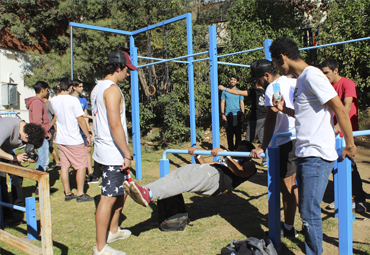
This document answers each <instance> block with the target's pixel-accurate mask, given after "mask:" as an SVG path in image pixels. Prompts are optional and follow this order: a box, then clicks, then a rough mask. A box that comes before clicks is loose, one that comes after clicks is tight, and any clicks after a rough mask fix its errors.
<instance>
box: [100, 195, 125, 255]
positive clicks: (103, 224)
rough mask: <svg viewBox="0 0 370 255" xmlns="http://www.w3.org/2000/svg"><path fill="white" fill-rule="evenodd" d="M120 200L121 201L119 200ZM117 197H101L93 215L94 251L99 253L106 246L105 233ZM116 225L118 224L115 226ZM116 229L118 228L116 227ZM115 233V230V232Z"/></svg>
mask: <svg viewBox="0 0 370 255" xmlns="http://www.w3.org/2000/svg"><path fill="white" fill-rule="evenodd" d="M121 200H122V199H121ZM116 201H117V197H107V196H101V197H100V201H99V204H98V208H97V209H96V213H95V224H96V245H95V246H96V249H97V250H98V251H101V250H102V249H103V248H104V246H105V245H106V244H107V231H108V226H109V222H110V220H111V215H112V210H113V206H114V204H115V202H116ZM117 225H118V224H117ZM117 227H118V226H117ZM116 232H117V230H116Z"/></svg>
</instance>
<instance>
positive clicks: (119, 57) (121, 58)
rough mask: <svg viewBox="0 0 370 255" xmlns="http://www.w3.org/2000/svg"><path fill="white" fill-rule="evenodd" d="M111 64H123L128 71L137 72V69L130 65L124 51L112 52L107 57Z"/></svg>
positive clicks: (128, 57)
mask: <svg viewBox="0 0 370 255" xmlns="http://www.w3.org/2000/svg"><path fill="white" fill-rule="evenodd" d="M108 60H109V63H111V64H124V65H126V66H127V67H128V68H129V69H130V70H137V67H136V66H134V65H133V64H132V63H131V59H130V55H128V53H127V52H126V51H113V52H111V53H110V54H109V57H108Z"/></svg>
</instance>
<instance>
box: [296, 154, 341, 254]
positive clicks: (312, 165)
mask: <svg viewBox="0 0 370 255" xmlns="http://www.w3.org/2000/svg"><path fill="white" fill-rule="evenodd" d="M334 162H335V161H326V160H324V159H322V158H316V157H309V158H298V167H297V183H298V193H299V211H300V213H301V220H302V222H303V233H304V236H305V248H306V254H308V255H312V254H322V252H323V249H322V239H323V233H322V219H321V206H320V204H321V202H322V199H323V197H324V193H325V190H326V186H327V184H328V178H329V175H330V173H331V171H332V170H333V168H334Z"/></svg>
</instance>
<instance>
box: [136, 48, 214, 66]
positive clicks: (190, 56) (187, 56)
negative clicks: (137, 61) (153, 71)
mask: <svg viewBox="0 0 370 255" xmlns="http://www.w3.org/2000/svg"><path fill="white" fill-rule="evenodd" d="M192 46H193V45H191V48H193V47H192ZM188 47H189V45H188ZM206 53H208V52H207V51H206V52H200V53H195V54H193V53H191V54H189V52H188V55H186V56H181V57H176V58H170V59H166V60H162V61H157V62H154V63H149V64H145V65H141V66H138V68H142V67H146V66H152V65H157V64H161V63H165V62H170V61H173V60H176V59H182V58H188V62H190V60H189V59H190V58H191V59H193V57H194V56H198V55H203V54H206Z"/></svg>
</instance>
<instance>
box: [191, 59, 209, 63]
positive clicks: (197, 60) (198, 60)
mask: <svg viewBox="0 0 370 255" xmlns="http://www.w3.org/2000/svg"><path fill="white" fill-rule="evenodd" d="M204 60H210V58H202V59H196V60H193V63H195V62H200V61H204Z"/></svg>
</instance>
